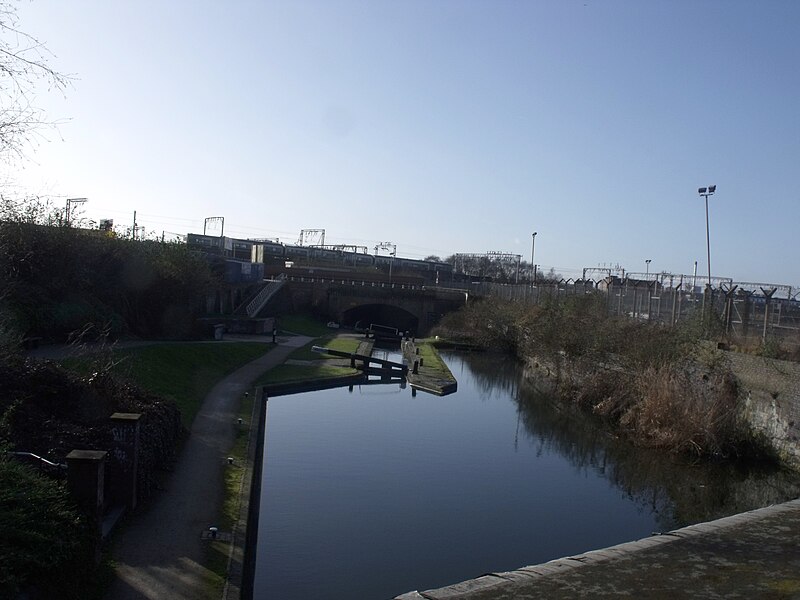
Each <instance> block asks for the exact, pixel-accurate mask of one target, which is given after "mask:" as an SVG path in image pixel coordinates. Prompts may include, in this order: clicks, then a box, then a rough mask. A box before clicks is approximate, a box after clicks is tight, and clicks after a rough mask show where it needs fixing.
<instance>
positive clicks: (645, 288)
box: [448, 274, 800, 345]
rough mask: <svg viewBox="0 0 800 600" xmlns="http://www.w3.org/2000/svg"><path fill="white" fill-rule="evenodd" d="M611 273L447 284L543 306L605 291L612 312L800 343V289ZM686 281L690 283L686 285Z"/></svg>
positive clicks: (733, 336)
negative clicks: (697, 322)
mask: <svg viewBox="0 0 800 600" xmlns="http://www.w3.org/2000/svg"><path fill="white" fill-rule="evenodd" d="M641 275H642V278H641V279H636V278H630V277H626V278H625V279H620V278H617V277H610V278H606V279H601V280H592V279H577V280H572V279H562V280H560V281H557V282H555V281H553V282H544V283H542V282H538V283H537V284H536V285H531V284H527V285H514V284H498V283H489V282H471V283H460V284H454V285H451V286H448V287H457V288H460V289H464V290H465V291H466V292H469V294H471V295H473V296H477V297H481V296H493V297H497V298H503V299H505V300H513V301H517V302H525V303H529V304H533V305H536V304H540V303H542V302H545V301H548V302H552V301H558V300H559V299H564V298H567V297H570V296H579V295H582V294H583V295H585V294H594V293H597V294H602V295H603V296H604V297H605V299H606V302H607V306H608V311H609V314H611V315H617V316H627V317H630V318H635V319H642V320H647V321H652V322H656V323H661V324H664V325H667V326H673V325H675V324H677V323H680V322H682V321H686V320H688V319H692V318H697V317H702V316H704V317H705V319H707V320H708V322H709V323H710V322H713V323H714V325H715V327H716V328H718V330H719V332H720V333H722V334H724V335H725V336H726V337H727V338H728V339H730V340H731V341H736V342H737V343H740V344H753V345H763V344H766V343H767V342H768V341H769V340H778V341H786V342H789V343H791V344H792V345H798V344H800V301H798V299H797V296H798V293H800V290H796V289H793V288H791V287H789V286H782V285H772V284H754V283H736V282H733V281H732V280H730V279H722V278H712V281H711V284H710V285H709V283H708V282H707V281H706V279H707V278H701V277H690V278H689V277H687V278H683V277H677V278H676V277H671V276H670V277H663V276H661V275H658V274H654V275H650V276H649V279H648V278H645V274H641ZM687 281H688V282H689V283H687Z"/></svg>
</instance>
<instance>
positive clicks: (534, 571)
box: [395, 500, 800, 600]
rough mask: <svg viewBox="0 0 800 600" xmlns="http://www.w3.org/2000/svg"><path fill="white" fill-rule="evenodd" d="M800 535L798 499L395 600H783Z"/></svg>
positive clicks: (798, 567)
mask: <svg viewBox="0 0 800 600" xmlns="http://www.w3.org/2000/svg"><path fill="white" fill-rule="evenodd" d="M798 535H800V500H792V501H791V502H786V503H784V504H779V505H776V506H768V507H766V508H761V509H757V510H753V511H750V512H746V513H742V514H738V515H733V516H730V517H725V518H722V519H718V520H716V521H710V522H707V523H700V524H698V525H690V526H689V527H684V528H682V529H677V530H675V531H671V532H669V533H665V534H661V535H654V536H652V537H649V538H645V539H642V540H637V541H634V542H628V543H624V544H619V545H617V546H612V547H610V548H605V549H602V550H595V551H592V552H587V553H585V554H581V555H578V556H570V557H565V558H560V559H558V560H553V561H550V562H547V563H544V564H540V565H533V566H529V567H523V568H521V569H516V570H514V571H509V572H503V573H491V574H488V575H483V576H481V577H478V578H476V579H470V580H467V581H464V582H460V583H457V584H454V585H450V586H446V587H443V588H438V589H433V590H425V591H424V592H416V591H414V592H409V593H407V594H403V595H401V596H397V597H396V598H395V600H419V599H425V600H445V599H448V600H449V599H454V598H459V599H462V600H489V599H491V600H512V599H513V600H522V599H526V598H530V599H533V598H553V599H560V598H598V597H600V598H612V597H619V596H620V595H625V596H626V597H641V598H646V597H655V596H657V597H673V596H674V597H676V598H684V597H685V598H689V597H719V598H727V597H733V596H735V597H742V598H747V597H771V596H772V595H774V596H775V597H778V595H779V594H777V593H776V591H779V590H781V589H784V588H785V587H786V586H789V587H790V588H791V589H792V590H796V589H798V586H800V579H798V578H797V573H798V572H800V547H798V545H797V543H796V539H797V536H798ZM711 571H713V572H715V573H717V574H718V576H716V577H708V576H707V575H708V573H709V572H711ZM787 597H788V596H787Z"/></svg>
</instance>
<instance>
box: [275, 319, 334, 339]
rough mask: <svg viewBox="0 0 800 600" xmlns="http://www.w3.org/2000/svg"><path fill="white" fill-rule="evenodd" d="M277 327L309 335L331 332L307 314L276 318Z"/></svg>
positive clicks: (315, 335)
mask: <svg viewBox="0 0 800 600" xmlns="http://www.w3.org/2000/svg"><path fill="white" fill-rule="evenodd" d="M278 327H279V328H280V329H281V331H291V332H292V333H299V334H300V335H310V336H313V337H320V336H323V335H326V334H329V333H330V332H331V330H330V329H328V327H327V326H326V325H325V323H323V322H322V321H319V320H317V319H314V318H313V317H310V316H308V315H287V316H285V317H280V318H279V319H278Z"/></svg>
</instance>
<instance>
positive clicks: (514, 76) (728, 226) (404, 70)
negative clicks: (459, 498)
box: [15, 0, 800, 285]
mask: <svg viewBox="0 0 800 600" xmlns="http://www.w3.org/2000/svg"><path fill="white" fill-rule="evenodd" d="M19 15H20V19H21V22H20V27H21V29H23V30H24V31H26V32H29V33H31V34H33V35H36V36H37V37H39V38H40V39H41V40H42V41H44V42H46V44H47V46H48V47H49V48H50V50H52V51H53V52H54V53H55V54H56V55H57V58H56V59H55V60H54V61H53V64H54V66H56V67H57V68H58V69H60V70H61V71H64V72H69V73H74V74H75V75H76V78H77V79H76V81H75V83H74V86H73V87H72V89H70V90H68V91H67V94H66V97H65V98H62V97H61V96H60V95H58V94H56V95H53V94H47V93H45V91H44V90H42V93H41V94H40V96H39V98H38V99H37V102H38V103H39V104H40V105H42V106H44V107H46V108H47V110H48V112H49V115H50V116H51V117H52V118H68V119H70V120H69V122H68V123H66V124H64V125H62V126H61V128H60V136H61V137H59V136H58V135H50V136H49V139H50V141H46V142H43V143H41V144H40V145H39V146H38V148H37V149H36V150H35V151H34V152H32V153H31V158H32V162H29V163H27V164H25V165H23V166H24V169H21V168H19V167H20V165H17V168H16V169H15V170H16V171H17V173H16V177H17V180H18V181H19V182H20V184H22V185H24V186H26V187H27V189H28V190H29V191H31V192H35V193H44V194H51V195H52V196H54V197H55V198H66V197H76V196H85V197H88V198H89V202H88V203H87V204H85V205H84V214H85V215H86V216H88V217H90V218H93V219H99V218H113V219H114V220H115V224H116V225H119V226H126V225H130V223H131V221H132V217H133V211H134V210H137V211H138V221H139V223H140V224H142V225H145V226H146V227H147V228H148V230H154V231H157V232H158V233H159V234H160V233H161V231H162V230H166V231H167V232H177V233H186V232H188V231H194V232H198V231H200V232H202V228H203V219H204V218H205V217H209V216H224V217H225V232H226V234H229V235H232V236H239V237H272V238H276V237H277V238H280V239H281V241H295V240H296V239H297V237H298V235H299V232H300V229H304V228H305V229H308V228H324V229H326V230H327V237H326V241H328V242H329V243H356V244H363V245H367V246H370V247H372V246H374V245H375V244H376V243H377V242H379V241H392V242H394V243H396V244H397V247H398V255H401V256H410V257H423V256H425V255H427V254H438V255H441V256H444V255H448V254H451V253H454V252H484V251H488V250H501V251H507V252H513V253H519V254H521V255H522V256H523V258H524V259H525V260H530V251H531V233H532V232H533V231H537V232H538V235H537V237H536V261H535V262H537V263H539V264H542V265H544V266H545V268H549V267H550V266H555V267H556V268H557V269H558V270H559V271H561V272H563V273H565V274H567V275H568V276H570V275H572V276H574V274H575V273H576V272H580V269H581V268H582V267H587V266H597V265H598V264H601V263H619V264H621V265H622V266H623V267H625V268H626V269H627V270H629V271H644V270H645V263H644V261H645V259H648V258H649V259H651V260H652V263H651V265H650V270H651V272H652V271H662V270H665V271H670V272H674V273H690V272H691V271H692V267H693V264H694V261H695V260H697V261H698V262H699V267H698V269H699V272H700V273H704V272H705V271H706V258H705V255H706V238H705V212H704V204H703V200H702V199H701V198H700V197H699V196H698V194H697V188H698V187H700V186H705V185H708V184H716V185H717V186H718V189H717V194H716V195H715V196H712V197H711V199H710V208H711V266H712V274H713V275H721V276H728V277H733V278H734V279H737V280H742V281H764V282H774V283H784V284H796V285H800V261H798V260H797V259H798V241H800V236H798V227H799V226H800V202H799V200H800V198H798V196H799V195H800V194H798V187H797V185H796V180H797V175H798V165H800V108H799V107H800V75H798V65H799V64H800V2H796V1H777V0H771V1H769V2H752V1H749V2H744V1H736V0H718V1H712V0H707V1H704V0H685V1H681V0H672V1H669V2H666V1H665V2H658V1H647V2H645V1H641V0H630V1H608V0H602V1H599V0H575V1H573V0H552V1H544V0H541V1H534V0H530V1H526V2H522V1H503V0H492V1H474V0H473V1H470V0H459V1H447V0H443V1H433V0H428V1H424V2H420V1H406V0H403V1H399V0H398V1H394V2H384V1H379V0H365V1H360V2H354V1H337V0H324V1H315V2H304V1H281V2H272V1H258V2H255V1H254V2H245V1H243V0H240V1H237V0H232V1H224V2H223V1H220V0H215V1H213V2H205V1H201V0H191V1H189V0H175V1H170V2H162V1H124V2H123V1H115V0H103V1H100V0H73V1H70V2H64V1H63V0H34V1H33V2H31V3H27V2H24V3H20V5H19Z"/></svg>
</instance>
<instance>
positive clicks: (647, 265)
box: [644, 258, 652, 279]
mask: <svg viewBox="0 0 800 600" xmlns="http://www.w3.org/2000/svg"><path fill="white" fill-rule="evenodd" d="M651 260H652V259H650V258H646V259H645V260H644V264H645V273H644V278H645V279H650V261H651Z"/></svg>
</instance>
